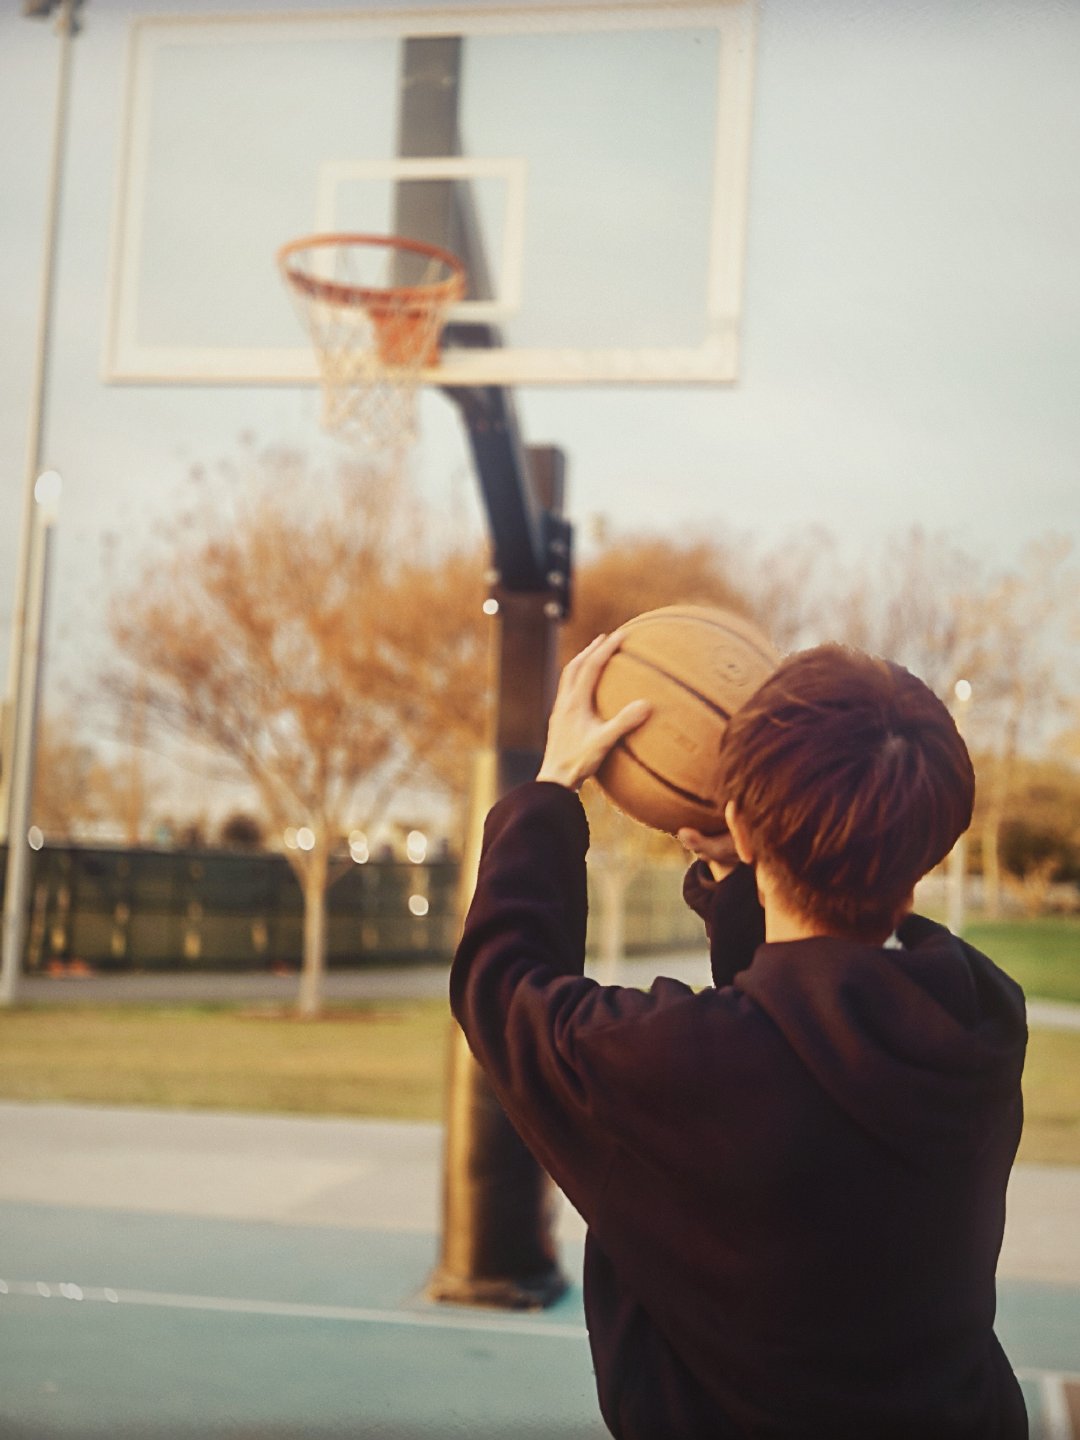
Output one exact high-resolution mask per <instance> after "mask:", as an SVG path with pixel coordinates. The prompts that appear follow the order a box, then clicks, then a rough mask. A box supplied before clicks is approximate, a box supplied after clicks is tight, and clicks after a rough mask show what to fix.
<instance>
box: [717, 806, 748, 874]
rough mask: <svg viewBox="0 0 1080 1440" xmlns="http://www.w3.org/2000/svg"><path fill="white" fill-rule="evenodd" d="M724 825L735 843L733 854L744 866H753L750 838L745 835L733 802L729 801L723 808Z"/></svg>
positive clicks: (744, 829) (744, 828)
mask: <svg viewBox="0 0 1080 1440" xmlns="http://www.w3.org/2000/svg"><path fill="white" fill-rule="evenodd" d="M724 823H725V824H726V825H727V828H728V829H729V830H730V831H731V838H732V840H734V841H735V853H736V855H738V857H739V859H740V860H741V861H742V862H743V864H744V865H753V863H754V851H753V847H752V846H751V844H750V837H749V836H748V835H747V833H746V827H745V826H744V825H743V823H742V820H741V818H740V816H739V812H738V810H736V808H735V801H734V800H729V801H728V802H727V804H726V805H725V806H724Z"/></svg>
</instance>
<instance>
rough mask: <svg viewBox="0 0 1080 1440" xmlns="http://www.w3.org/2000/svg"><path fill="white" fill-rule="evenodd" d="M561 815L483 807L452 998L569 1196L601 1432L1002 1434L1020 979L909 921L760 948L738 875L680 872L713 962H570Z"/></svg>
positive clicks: (574, 834) (511, 1108)
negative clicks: (999, 1324)
mask: <svg viewBox="0 0 1080 1440" xmlns="http://www.w3.org/2000/svg"><path fill="white" fill-rule="evenodd" d="M587 846H588V826H587V824H586V821H585V816H584V811H583V810H582V808H581V805H580V802H579V801H578V799H577V797H576V796H574V795H573V794H572V793H571V792H570V791H568V790H564V789H563V788H562V787H560V786H557V785H545V784H531V785H526V786H523V787H521V788H520V789H518V790H516V791H514V792H513V793H512V794H510V795H509V796H507V797H506V798H505V799H504V800H502V801H500V802H499V804H498V805H496V806H495V808H494V809H493V810H492V812H491V814H490V816H489V817H488V822H487V827H486V830H485V840H484V850H483V855H482V858H481V863H480V869H479V875H478V880H477V887H476V893H475V896H474V899H473V903H472V906H471V908H470V911H469V915H468V918H467V921H466V925H465V930H464V934H463V938H462V942H461V945H460V947H459V950H458V953H457V956H456V958H455V961H454V966H453V971H452V974H451V1003H452V1006H453V1010H454V1014H455V1015H456V1017H457V1019H458V1021H459V1023H460V1024H461V1026H462V1028H463V1029H464V1031H465V1034H466V1036H467V1037H468V1039H469V1043H470V1045H471V1046H472V1049H473V1051H474V1052H475V1054H476V1056H477V1058H478V1060H479V1061H480V1063H481V1065H482V1066H483V1067H484V1069H485V1070H486V1072H487V1073H488V1075H489V1077H490V1079H491V1082H492V1085H493V1087H494V1089H495V1091H496V1093H497V1094H498V1096H499V1098H500V1100H501V1101H502V1103H503V1105H504V1107H505V1109H506V1111H507V1113H508V1115H509V1116H510V1118H511V1119H512V1120H513V1122H514V1124H515V1126H516V1127H517V1129H518V1130H519V1131H520V1133H521V1135H522V1137H523V1139H524V1140H525V1142H526V1143H527V1144H528V1145H529V1147H530V1148H531V1149H532V1151H533V1153H534V1154H535V1155H536V1156H537V1158H538V1159H539V1160H540V1162H541V1163H542V1164H543V1165H544V1166H545V1167H546V1168H547V1170H548V1171H549V1172H550V1174H551V1175H552V1176H553V1178H554V1179H555V1181H556V1182H557V1183H558V1184H559V1186H560V1187H561V1188H562V1189H563V1191H564V1192H565V1193H566V1195H567V1196H568V1197H569V1199H570V1200H571V1202H572V1203H573V1205H574V1206H575V1208H576V1209H577V1210H578V1211H579V1212H580V1213H581V1214H582V1216H583V1217H584V1218H585V1220H586V1222H587V1224H588V1227H589V1233H588V1239H587V1243H586V1258H585V1307H586V1317H587V1321H588V1326H589V1336H590V1344H591V1347H592V1352H593V1361H594V1366H595V1370H596V1382H597V1390H598V1393H599V1399H600V1407H601V1411H602V1413H603V1416H604V1419H605V1421H606V1423H607V1425H608V1428H609V1429H610V1430H611V1432H612V1434H613V1435H615V1436H617V1437H619V1440H723V1437H740V1440H742V1437H754V1440H781V1437H785V1440H1021V1437H1025V1436H1026V1435H1027V1433H1028V1431H1027V1420H1026V1417H1025V1414H1024V1407H1023V1401H1022V1398H1021V1395H1020V1390H1019V1386H1018V1385H1017V1383H1016V1380H1015V1378H1014V1376H1013V1374H1012V1371H1011V1369H1010V1367H1009V1364H1008V1361H1007V1360H1006V1358H1005V1356H1004V1354H1003V1353H1002V1351H1001V1348H1000V1346H999V1345H998V1342H997V1340H996V1338H995V1336H994V1332H993V1323H994V1308H995V1290H994V1271H995V1266H996V1262H997V1256H998V1251H999V1249H1000V1246H1001V1238H1002V1232H1003V1227H1004V1215H1005V1189H1006V1184H1007V1181H1008V1175H1009V1170H1010V1167H1011V1165H1012V1161H1013V1157H1014V1154H1015V1151H1016V1146H1017V1143H1018V1140H1019V1134H1020V1126H1021V1098H1020V1075H1021V1070H1022V1066H1023V1056H1024V1045H1025V1039H1026V1027H1025V1021H1024V1002H1023V996H1022V994H1021V992H1020V990H1019V989H1018V988H1017V986H1016V985H1014V984H1013V982H1012V981H1011V980H1009V979H1008V978H1007V977H1006V976H1005V975H1003V974H1002V973H1001V971H999V970H998V969H997V968H996V967H995V966H994V965H993V964H992V963H991V962H990V961H989V960H988V959H986V957H985V956H983V955H981V954H979V952H978V951H976V950H974V949H972V948H971V947H970V946H968V945H966V944H964V942H963V941H961V940H958V939H956V938H955V937H954V936H952V935H951V934H950V933H949V932H948V931H947V930H945V929H943V928H942V927H941V926H939V925H935V924H933V923H932V922H930V921H928V920H924V919H922V918H920V917H915V916H912V917H910V918H909V919H908V920H907V921H905V922H904V924H903V925H902V926H901V928H900V933H899V940H900V942H901V945H902V948H897V949H892V948H886V947H878V946H873V945H864V944H859V943H856V942H853V941H845V940H838V939H827V938H820V939H810V940H800V941H796V942H791V943H785V944H764V943H762V942H763V935H764V925H763V916H762V912H761V908H760V906H759V904H758V902H757V895H756V889H755V886H754V880H753V874H752V872H751V871H750V870H749V869H748V868H747V867H745V866H740V867H739V868H738V869H737V870H736V871H735V872H734V873H733V874H732V875H731V876H730V877H729V878H728V879H727V880H724V881H722V882H721V883H720V884H713V883H711V882H710V881H709V879H708V878H707V871H706V870H705V869H704V867H703V866H696V867H694V868H693V869H692V870H691V872H690V875H689V876H688V877H687V884H686V895H687V898H688V900H689V901H690V902H691V903H692V904H694V905H695V908H698V909H699V910H701V911H702V913H703V914H704V915H705V919H706V926H707V929H708V931H709V934H710V939H711V945H712V961H713V978H714V982H715V988H711V989H706V990H703V991H701V992H695V991H693V990H692V989H690V988H689V987H688V986H686V985H683V984H681V983H679V982H677V981H675V980H670V979H659V980H657V981H656V982H655V983H654V984H653V986H652V987H651V989H650V990H649V991H647V992H646V991H641V990H633V989H624V988H621V987H618V986H599V985H597V984H595V983H594V982H593V981H591V980H588V979H585V978H583V976H582V970H583V967H584V954H585V924H586V909H587V907H586V877H585V852H586V849H587Z"/></svg>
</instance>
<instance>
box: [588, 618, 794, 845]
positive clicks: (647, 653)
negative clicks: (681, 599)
mask: <svg viewBox="0 0 1080 1440" xmlns="http://www.w3.org/2000/svg"><path fill="white" fill-rule="evenodd" d="M624 630H625V636H624V639H623V642H622V644H621V646H620V647H619V649H618V650H617V651H616V652H615V654H614V655H613V656H612V657H611V659H610V660H609V661H608V663H607V665H606V666H605V667H604V672H603V674H602V675H601V676H600V683H599V684H598V686H597V689H596V708H597V710H598V711H599V713H600V715H601V716H602V717H603V718H604V719H608V718H609V717H610V716H612V715H614V714H615V713H616V711H618V710H621V709H622V707H623V706H624V705H626V704H627V703H628V702H629V701H631V700H638V699H642V700H648V701H649V703H650V704H651V705H652V714H651V715H650V716H649V718H648V719H647V720H646V721H645V722H644V724H642V725H640V726H639V727H638V728H637V729H636V730H634V731H632V732H631V733H630V734H629V735H627V736H625V737H624V738H623V739H622V740H620V741H619V743H618V744H617V745H616V746H615V748H614V749H613V750H612V751H611V753H610V754H609V755H608V757H607V759H606V760H605V761H604V763H603V765H602V766H601V767H600V770H599V772H598V774H597V777H596V778H597V780H598V781H599V783H600V785H601V787H602V788H603V790H604V791H605V793H606V794H607V795H608V797H609V798H610V799H611V800H613V801H614V803H615V804H616V805H617V806H618V807H619V809H620V810H624V811H625V812H626V813H627V814H628V815H630V816H632V818H633V819H635V820H640V821H641V823H642V824H643V825H650V826H652V828H653V829H655V830H666V831H668V832H669V833H670V834H674V833H675V831H676V830H679V829H681V828H682V827H683V826H684V825H687V826H691V827H692V828H693V829H695V830H700V831H701V832H702V833H703V834H710V833H715V832H716V831H718V830H720V829H722V828H723V820H724V803H725V797H724V796H723V795H722V794H721V793H720V781H719V757H720V741H721V738H722V737H723V734H724V729H725V727H726V726H727V722H728V719H729V717H730V716H731V715H733V714H734V712H735V711H736V710H738V708H739V707H740V705H742V704H743V703H744V702H745V701H746V700H747V699H749V697H750V696H751V695H752V694H753V693H754V691H755V690H756V689H757V688H758V686H759V685H761V684H762V682H763V681H764V680H766V679H767V678H768V676H769V675H771V674H772V672H773V670H774V669H775V668H776V666H777V664H778V662H779V659H780V656H779V655H778V653H777V652H776V650H775V649H774V648H773V646H772V645H771V643H770V642H769V640H768V639H767V638H766V637H765V636H764V635H763V634H762V632H761V631H760V630H759V629H758V628H757V626H756V625H754V624H753V623H752V622H751V621H749V620H745V619H744V618H743V617H742V616H741V615H735V614H733V613H732V612H731V611H728V610H719V609H711V608H709V607H706V606H699V605H667V606H664V608H663V609H660V610H649V611H647V612H646V613H645V614H644V615H638V616H637V617H636V619H634V620H630V621H628V622H627V624H626V625H625V627H624Z"/></svg>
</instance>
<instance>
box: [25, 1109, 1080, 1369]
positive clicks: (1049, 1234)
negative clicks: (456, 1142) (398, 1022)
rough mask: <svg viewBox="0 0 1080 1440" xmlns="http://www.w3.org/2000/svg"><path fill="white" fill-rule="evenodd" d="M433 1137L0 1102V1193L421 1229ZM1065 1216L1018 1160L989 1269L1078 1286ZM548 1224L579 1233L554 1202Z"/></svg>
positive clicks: (437, 1147)
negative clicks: (997, 1252) (554, 1215)
mask: <svg viewBox="0 0 1080 1440" xmlns="http://www.w3.org/2000/svg"><path fill="white" fill-rule="evenodd" d="M441 1145H442V1127H441V1126H439V1125H432V1124H423V1123H419V1122H408V1123H395V1122H392V1121H383V1120H345V1119H333V1118H327V1119H315V1120H313V1119H309V1118H306V1117H305V1118H300V1117H294V1116H267V1115H233V1114H225V1115H223V1114H219V1113H192V1112H188V1111H157V1110H145V1109H127V1110H122V1109H105V1108H96V1107H93V1106H79V1105H19V1104H12V1103H6V1102H0V1202H2V1201H12V1202H18V1203H30V1204H38V1205H66V1206H83V1207H92V1208H107V1209H111V1210H119V1211H130V1212H139V1213H144V1214H183V1215H189V1216H204V1217H206V1218H211V1217H216V1218H219V1219H229V1220H256V1221H270V1222H273V1223H275V1224H283V1225H326V1226H333V1227H337V1228H344V1229H375V1230H398V1231H402V1230H407V1231H413V1232H422V1233H426V1234H435V1233H436V1232H437V1231H438V1228H439V1212H438V1204H439V1194H440V1183H441V1182H440V1176H441V1171H440V1166H441ZM1078 1216H1080V1167H1072V1166H1055V1165H1018V1166H1017V1167H1016V1168H1015V1170H1014V1172H1013V1177H1012V1183H1011V1185H1010V1189H1009V1197H1008V1223H1007V1227H1006V1234H1005V1244H1004V1247H1003V1249H1002V1254H1001V1263H1000V1266H999V1272H998V1273H999V1274H1000V1275H1002V1276H1003V1277H1008V1278H1011V1279H1018V1280H1035V1281H1045V1282H1050V1283H1056V1284H1068V1285H1076V1286H1078V1287H1080V1225H1078V1224H1077V1217H1078ZM559 1233H560V1235H561V1236H562V1237H563V1238H564V1239H566V1240H572V1241H579V1240H582V1239H583V1238H584V1227H583V1225H582V1222H581V1220H580V1218H579V1217H578V1216H577V1215H576V1214H575V1212H574V1211H573V1210H572V1209H571V1208H570V1206H569V1205H567V1204H565V1203H564V1204H563V1206H562V1209H561V1211H560V1219H559ZM1077 1359H1078V1362H1080V1349H1078V1352H1077ZM1078 1368H1080V1364H1078Z"/></svg>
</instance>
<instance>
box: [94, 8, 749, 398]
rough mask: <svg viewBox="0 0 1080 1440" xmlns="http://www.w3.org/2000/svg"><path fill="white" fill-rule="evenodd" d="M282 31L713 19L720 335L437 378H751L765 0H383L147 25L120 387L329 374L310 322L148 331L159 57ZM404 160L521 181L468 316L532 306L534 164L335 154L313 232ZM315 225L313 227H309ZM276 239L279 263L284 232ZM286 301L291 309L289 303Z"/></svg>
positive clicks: (127, 132) (463, 365) (122, 284)
mask: <svg viewBox="0 0 1080 1440" xmlns="http://www.w3.org/2000/svg"><path fill="white" fill-rule="evenodd" d="M256 25H258V26H261V27H263V29H262V34H263V35H264V36H265V37H267V38H268V39H270V40H277V41H279V42H280V43H282V44H289V43H291V42H293V41H296V40H298V39H302V38H304V37H305V36H306V37H309V38H311V37H316V36H317V37H318V38H325V37H327V36H328V35H332V34H335V33H336V34H337V35H339V36H340V37H341V38H343V39H351V40H355V39H356V38H357V37H358V36H359V37H370V38H377V37H378V38H385V37H391V38H398V39H400V38H403V37H405V36H418V35H463V36H466V37H468V36H469V35H473V34H476V35H482V34H507V33H515V34H517V33H523V34H528V33H538V34H539V33H545V32H559V33H561V32H563V31H574V30H582V31H584V30H590V31H597V30H600V31H603V30H630V29H641V30H647V29H650V28H652V29H661V28H663V29H675V28H682V27H685V28H692V27H708V28H715V29H716V30H717V32H718V37H719V44H718V56H719V67H720V73H719V76H718V78H717V87H716V96H717V103H716V112H715V115H714V116H713V117H712V119H711V123H712V124H713V126H714V127H715V145H714V151H713V154H714V167H713V177H712V178H713V209H712V231H711V236H710V238H709V247H708V256H709V266H708V282H707V298H706V303H705V321H706V323H705V330H704V338H703V339H702V340H701V343H700V344H697V345H694V346H681V347H646V348H642V347H635V348H626V349H618V348H611V347H598V348H592V349H582V348H576V349H574V348H569V347H568V348H559V349H555V348H542V349H541V348H517V349H515V348H503V349H501V350H483V349H460V350H447V351H445V352H444V355H443V359H442V362H441V364H440V366H439V367H438V368H437V369H436V370H429V371H427V372H425V375H424V379H425V380H426V381H427V382H428V383H435V384H440V383H441V384H447V385H487V384H511V385H532V384H554V385H579V384H596V383H600V384H634V383H645V384H727V383H731V382H733V381H734V380H735V379H736V378H737V370H738V350H739V331H740V324H741V312H742V292H743V268H744V237H745V230H746V220H747V184H748V172H749V151H750V121H751V101H752V84H753V55H754V33H755V7H754V0H711V3H704V4H703V3H681V0H667V3H663V4H655V3H649V4H633V3H630V4H592V3H587V0H586V3H580V4H575V5H566V4H549V3H546V0H532V3H527V4H525V5H523V6H516V7H511V6H506V7H501V8H492V9H458V10H446V9H441V8H440V9H413V8H405V7H395V8H394V9H392V10H389V11H387V10H378V11H376V10H372V11H368V12H364V13H359V14H357V13H353V14H340V15H332V14H328V15H326V16H322V17H319V18H318V19H317V20H316V19H313V17H312V16H311V15H310V14H308V15H306V16H305V15H297V14H277V15H272V14H266V13H263V14H248V15H243V16H237V15H229V16H221V17H208V16H206V15H202V16H191V15H188V16H158V17H144V18H142V19H140V20H137V21H135V22H133V25H132V29H131V37H130V46H129V59H128V79H127V100H126V109H125V126H124V141H123V145H122V155H121V161H120V166H119V173H118V180H117V195H116V209H115V221H114V232H113V243H112V249H111V263H110V272H109V280H108V310H107V313H108V319H107V334H106V341H105V356H104V364H103V371H104V378H105V379H106V381H107V382H109V383H121V384H146V383H152V384H178V385H190V384H212V385H215V384H221V385H253V384H254V385H261V384H289V385H295V384H316V383H317V382H318V373H317V369H316V365H315V359H314V356H313V354H312V352H311V348H310V345H309V344H308V342H307V340H306V337H305V336H304V334H303V332H302V330H301V329H300V327H299V324H298V326H297V338H296V344H295V345H292V346H282V347H279V348H268V347H266V346H262V345H237V346H222V345H220V344H217V345H214V346H201V345H193V344H154V343H148V342H147V341H146V340H145V339H144V338H143V337H141V336H140V334H139V326H138V316H139V305H140V284H141V270H142V259H143V231H142V227H143V216H144V211H145V198H146V190H147V180H148V173H149V171H148V167H149V166H150V164H151V155H150V144H149V134H148V119H147V117H148V116H149V114H150V102H151V98H152V93H153V84H154V64H155V57H156V56H157V55H158V53H159V51H160V49H161V47H163V46H166V45H168V46H175V45H183V44H185V43H190V44H206V43H207V41H208V40H212V42H213V44H214V45H227V44H230V43H232V44H240V43H242V42H244V41H245V40H247V39H249V38H250V36H251V34H252V29H253V27H254V26H256ZM394 168H397V169H398V170H399V171H400V173H402V174H407V173H409V171H410V169H411V170H412V171H413V173H415V174H417V175H419V174H422V173H424V172H427V173H430V174H435V173H438V172H439V171H440V168H441V170H442V173H443V174H444V175H449V174H455V173H456V174H460V175H462V176H465V175H468V174H476V175H479V174H486V175H488V176H496V177H499V178H501V180H502V181H503V182H504V183H505V184H506V186H507V196H508V202H507V216H508V218H507V224H506V230H505V234H504V237H503V239H504V244H503V249H502V254H501V257H500V260H499V264H498V266H497V269H498V273H499V275H500V277H501V279H500V288H499V292H498V294H497V295H496V297H495V298H494V299H493V300H492V301H490V302H480V301H471V302H467V303H466V304H465V305H464V306H463V307H462V308H461V310H460V311H459V312H455V315H454V317H453V318H455V319H461V320H463V321H464V320H493V321H495V322H498V320H499V319H500V318H502V317H503V316H504V315H505V314H507V313H509V311H511V310H512V309H513V307H514V306H515V305H516V304H517V303H518V302H519V300H520V255H521V245H522V235H523V226H524V224H525V207H526V204H527V199H526V185H525V161H524V160H523V158H522V157H517V156H492V157H490V158H488V159H485V158H483V157H479V158H477V157H464V158H463V159H461V160H456V159H454V160H447V159H446V157H432V158H427V159H425V158H421V159H419V160H412V161H402V160H397V161H355V160H349V159H348V158H347V157H344V156H343V157H341V158H339V159H335V160H327V161H326V162H325V163H324V164H323V165H322V167H321V172H320V174H319V175H317V176H313V177H312V225H311V229H312V230H316V229H320V228H337V227H336V226H334V225H332V224H331V221H332V218H333V206H332V194H333V188H334V186H336V185H340V184H341V183H342V182H343V180H345V179H347V178H348V177H349V176H350V175H351V176H354V177H361V176H362V175H364V174H365V173H366V174H367V175H369V176H374V175H376V174H378V173H382V174H384V175H385V174H387V173H390V171H392V170H393V169H394ZM301 233H303V232H301ZM289 238H291V237H289V236H276V237H268V246H267V253H268V263H269V257H270V256H271V255H272V251H273V248H274V243H275V242H283V241H284V240H287V239H289ZM284 303H287V301H285V302H284Z"/></svg>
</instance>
